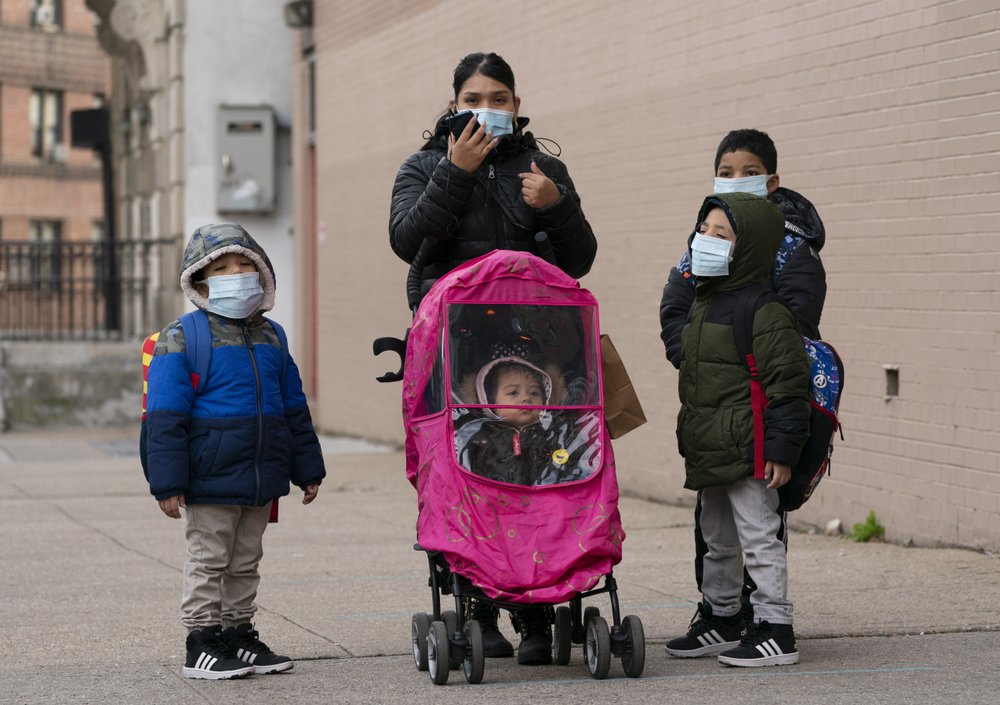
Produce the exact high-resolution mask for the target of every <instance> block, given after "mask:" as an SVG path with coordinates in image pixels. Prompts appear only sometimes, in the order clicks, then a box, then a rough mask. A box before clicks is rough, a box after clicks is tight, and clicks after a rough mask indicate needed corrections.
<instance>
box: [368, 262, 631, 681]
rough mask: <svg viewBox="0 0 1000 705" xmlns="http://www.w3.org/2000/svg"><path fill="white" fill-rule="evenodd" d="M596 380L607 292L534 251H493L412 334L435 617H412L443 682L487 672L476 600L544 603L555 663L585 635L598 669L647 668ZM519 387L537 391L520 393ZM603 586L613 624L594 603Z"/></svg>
mask: <svg viewBox="0 0 1000 705" xmlns="http://www.w3.org/2000/svg"><path fill="white" fill-rule="evenodd" d="M383 349H385V348H383ZM378 351H379V348H378V345H376V352H378ZM397 351H401V350H397ZM505 375H506V376H505ZM600 375H601V360H600V344H599V330H598V309H597V301H596V299H595V298H594V297H593V295H592V294H591V293H590V292H588V291H587V290H585V289H582V288H581V287H580V285H579V284H578V283H577V281H576V280H574V279H573V278H571V277H569V276H568V275H566V274H565V273H563V272H562V271H561V270H560V269H558V268H557V267H555V266H553V265H551V264H548V263H547V262H546V261H544V260H542V259H540V258H538V257H535V256H534V255H531V254H528V253H524V252H512V251H499V250H498V251H494V252H491V253H490V254H488V255H485V256H483V257H480V258H478V259H475V260H472V261H470V262H467V263H466V264H464V265H462V266H460V267H458V268H456V269H455V270H453V271H452V272H451V273H449V274H447V275H445V276H444V277H442V278H441V279H439V280H438V281H437V282H436V283H435V284H434V286H433V287H431V289H430V291H429V292H428V293H427V295H426V296H425V297H424V298H423V300H422V301H421V302H420V305H419V308H417V310H416V314H415V316H414V320H413V325H412V327H411V329H410V331H409V334H408V338H407V340H406V342H405V362H404V365H403V372H402V379H403V420H404V425H405V429H406V476H407V478H408V479H409V480H410V482H411V483H413V485H414V486H415V487H416V489H417V496H418V505H419V516H418V519H417V545H416V546H415V548H417V549H418V550H422V551H425V552H426V553H427V556H428V564H429V567H430V580H429V583H430V587H431V595H432V601H433V613H432V614H427V613H422V612H421V613H417V614H415V615H414V616H413V619H412V623H411V635H412V643H413V657H414V661H415V663H416V666H417V669H418V670H428V671H430V676H431V680H432V681H433V682H434V683H435V684H439V685H440V684H444V683H446V682H447V680H448V672H449V669H450V668H458V667H459V666H461V667H462V668H463V670H464V672H465V678H466V680H467V681H468V682H469V683H478V682H479V681H480V680H481V679H482V677H483V670H484V663H485V659H484V653H483V643H482V633H481V631H480V627H479V624H478V622H476V621H475V620H474V619H470V618H468V617H467V614H468V609H467V607H468V603H469V600H470V599H475V600H488V601H490V602H493V603H494V604H497V605H499V606H501V607H506V608H515V609H516V608H517V607H523V606H525V605H542V606H545V608H546V613H547V614H548V616H549V619H550V620H551V622H552V624H553V626H554V629H553V662H554V663H556V664H560V665H565V664H567V663H569V660H570V654H571V649H572V645H573V644H574V643H577V644H580V643H582V644H583V646H584V656H585V660H586V662H587V666H588V668H589V671H590V674H591V675H592V676H593V677H594V678H605V677H607V675H608V672H609V668H610V661H611V656H612V655H615V656H618V657H620V658H621V661H622V666H623V670H624V672H625V674H626V675H628V676H632V677H637V676H639V675H640V674H641V673H642V670H643V667H644V663H645V640H644V636H643V630H642V623H641V622H640V620H639V619H638V618H637V617H635V616H627V617H625V618H624V619H622V618H621V617H620V615H619V606H618V597H617V588H616V584H615V580H614V577H613V575H612V567H613V566H614V565H615V564H617V563H618V562H619V561H620V560H621V554H622V541H623V540H624V538H625V534H624V532H623V531H622V527H621V520H620V517H619V513H618V484H617V479H616V477H615V463H614V454H613V452H612V449H611V442H610V438H609V436H608V432H607V428H606V427H605V424H604V411H603V395H602V391H601V377H600ZM397 376H398V375H397ZM387 377H388V378H390V379H391V377H392V375H387ZM511 380H520V383H521V384H520V387H531V388H532V389H533V390H534V396H533V397H532V396H530V395H529V396H526V397H523V398H521V397H517V396H514V395H510V394H508V393H507V390H508V389H510V388H511V387H510V384H508V383H511V384H512V382H511ZM602 578H603V586H602V585H601V584H600V583H601V580H602ZM601 593H608V594H609V596H610V600H611V612H612V619H613V624H612V625H611V627H610V628H609V626H608V623H607V620H606V619H605V618H604V617H603V616H601V614H600V610H599V609H598V608H597V607H595V606H588V607H587V608H586V609H585V610H584V609H583V606H582V601H583V599H584V598H588V597H591V596H593V595H598V594H601ZM441 594H451V595H453V596H454V599H455V610H454V611H451V610H446V611H442V610H441V600H440V595H441ZM559 603H568V605H562V606H557V605H559Z"/></svg>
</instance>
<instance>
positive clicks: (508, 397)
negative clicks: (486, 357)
mask: <svg viewBox="0 0 1000 705" xmlns="http://www.w3.org/2000/svg"><path fill="white" fill-rule="evenodd" d="M495 403H497V404H531V405H533V406H541V405H542V404H544V403H545V390H544V389H543V388H542V384H541V382H539V380H538V377H537V376H536V375H535V374H533V373H532V372H531V371H530V370H527V369H518V368H513V369H507V370H502V371H501V372H500V373H499V374H498V375H497V393H496V402H495ZM496 413H497V416H499V417H500V418H501V419H502V420H503V421H505V422H507V423H509V424H513V425H516V426H524V425H527V424H530V423H535V422H536V421H538V418H539V416H540V415H541V409H497V410H496Z"/></svg>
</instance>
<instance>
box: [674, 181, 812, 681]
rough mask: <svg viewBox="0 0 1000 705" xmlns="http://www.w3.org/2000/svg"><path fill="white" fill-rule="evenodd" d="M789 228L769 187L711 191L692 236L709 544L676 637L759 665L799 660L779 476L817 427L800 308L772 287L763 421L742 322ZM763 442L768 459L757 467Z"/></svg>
mask: <svg viewBox="0 0 1000 705" xmlns="http://www.w3.org/2000/svg"><path fill="white" fill-rule="evenodd" d="M783 237H784V218H783V216H782V215H781V213H780V211H778V209H777V208H775V207H774V206H773V205H771V204H770V203H769V202H768V201H767V200H765V199H763V198H761V197H759V196H754V195H750V194H746V193H731V194H716V195H713V196H709V197H708V198H706V199H705V201H704V203H703V204H702V207H701V210H700V211H699V214H698V233H697V234H696V235H695V237H694V239H693V240H692V241H691V245H690V249H691V271H692V274H694V276H695V277H696V294H695V304H694V307H693V308H692V311H691V317H690V320H689V322H688V324H687V325H686V326H685V327H684V330H683V333H682V335H681V366H680V377H679V382H678V387H679V393H680V399H681V410H680V413H679V414H678V417H677V441H678V447H679V450H680V453H681V455H682V456H683V457H684V466H685V471H686V481H685V487H687V488H688V489H693V490H701V493H702V513H701V525H702V531H703V533H704V536H705V540H706V542H707V544H708V554H707V556H706V557H705V562H704V577H703V581H702V591H703V595H704V600H703V601H702V603H701V605H700V606H699V611H698V614H697V615H696V616H695V619H694V620H693V622H692V624H691V626H690V628H689V630H688V633H687V635H686V636H684V637H680V638H677V639H673V640H671V641H669V642H667V645H666V649H667V653H669V654H671V655H673V656H677V657H692V656H702V655H706V654H718V658H719V662H720V663H722V664H725V665H730V666H749V667H753V666H777V665H787V664H793V663H798V660H799V654H798V651H797V650H796V646H795V635H794V632H793V629H792V604H791V602H789V601H788V598H787V556H786V553H785V546H784V543H783V542H782V540H781V538H780V532H781V529H782V522H781V516H780V515H779V514H778V511H777V508H778V488H779V487H781V486H782V485H783V484H785V483H786V482H788V480H789V478H790V477H791V472H792V470H791V468H792V466H794V464H795V463H796V461H797V460H798V456H799V453H800V452H801V450H802V446H803V444H804V443H805V441H806V438H807V436H808V432H809V402H808V390H809V361H808V359H807V357H806V354H805V351H804V349H803V346H802V339H801V337H800V336H799V332H798V328H797V326H796V323H795V318H794V316H793V315H792V313H791V312H790V311H789V310H788V309H787V308H786V307H785V306H784V305H783V304H782V303H780V302H779V301H778V300H777V299H776V298H773V297H772V298H764V299H762V300H763V301H764V303H763V305H761V306H760V307H759V308H758V310H757V312H756V314H755V316H754V318H753V321H754V323H753V349H752V352H753V354H754V357H755V360H756V366H757V369H758V370H759V372H760V378H761V384H762V386H763V390H764V393H765V394H766V397H767V406H766V410H765V412H764V425H763V428H762V429H761V428H758V429H756V430H755V427H754V418H753V409H752V407H751V394H750V372H749V369H748V367H747V363H746V361H744V360H742V359H740V355H739V353H738V352H737V345H736V337H735V334H734V320H735V316H736V315H737V309H738V307H739V305H740V304H741V303H742V302H743V300H744V299H745V296H746V293H747V292H746V290H747V288H748V287H756V286H758V285H761V284H766V283H767V282H768V280H769V277H770V270H771V265H772V263H773V261H774V258H775V253H776V252H777V249H778V246H779V244H780V242H781V239H782V238H783ZM761 444H762V457H763V459H764V461H765V462H763V463H761V464H760V466H759V467H758V468H757V469H756V471H755V462H754V458H755V446H757V445H761ZM758 450H760V449H758ZM744 555H745V557H746V564H747V565H746V567H747V570H748V571H749V573H750V576H751V577H752V578H753V580H754V582H755V583H756V584H757V590H756V591H755V592H754V593H753V595H752V598H751V600H752V602H753V608H754V620H755V623H754V624H748V625H744V624H743V620H742V617H741V616H740V594H741V591H742V586H743V565H742V558H743V556H744ZM720 652H721V653H720Z"/></svg>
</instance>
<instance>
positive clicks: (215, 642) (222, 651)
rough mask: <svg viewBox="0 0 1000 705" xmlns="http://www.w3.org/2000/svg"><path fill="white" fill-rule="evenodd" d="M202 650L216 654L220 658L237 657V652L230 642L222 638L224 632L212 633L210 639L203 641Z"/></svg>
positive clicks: (211, 654)
mask: <svg viewBox="0 0 1000 705" xmlns="http://www.w3.org/2000/svg"><path fill="white" fill-rule="evenodd" d="M201 650H202V651H204V652H205V653H206V654H209V655H210V656H214V657H216V658H219V659H229V658H236V653H235V652H234V651H233V648H232V647H231V646H230V645H229V643H228V642H227V641H226V640H225V639H223V638H222V632H221V631H220V632H216V633H215V634H212V635H211V636H210V637H209V638H208V639H206V640H205V641H203V642H202V644H201Z"/></svg>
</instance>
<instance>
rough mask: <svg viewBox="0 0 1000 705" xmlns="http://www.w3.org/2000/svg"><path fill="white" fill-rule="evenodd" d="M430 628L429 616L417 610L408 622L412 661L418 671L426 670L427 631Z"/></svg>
mask: <svg viewBox="0 0 1000 705" xmlns="http://www.w3.org/2000/svg"><path fill="white" fill-rule="evenodd" d="M430 630H431V616H430V615H429V614H427V613H426V612H417V613H416V614H415V615H413V620H412V621H411V622H410V640H411V641H412V642H413V662H414V663H415V664H416V666H417V670H418V671H426V670H427V633H428V632H429V631H430Z"/></svg>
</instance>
